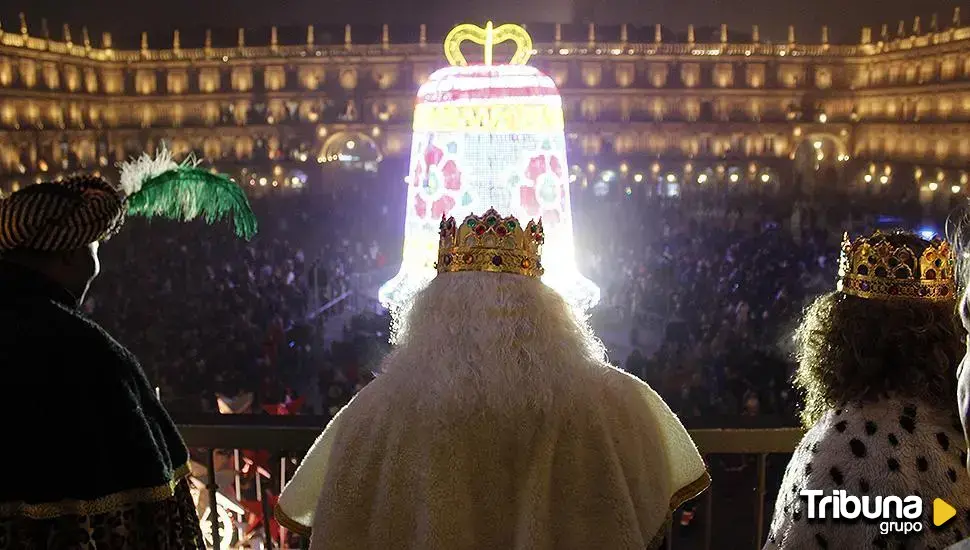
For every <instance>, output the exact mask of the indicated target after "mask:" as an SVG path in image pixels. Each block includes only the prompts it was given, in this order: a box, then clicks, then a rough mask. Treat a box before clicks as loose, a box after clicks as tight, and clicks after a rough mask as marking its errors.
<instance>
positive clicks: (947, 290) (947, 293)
mask: <svg viewBox="0 0 970 550" xmlns="http://www.w3.org/2000/svg"><path fill="white" fill-rule="evenodd" d="M907 237H909V238H907ZM914 240H915V242H918V243H920V246H919V247H918V248H916V249H915V250H914V246H913V245H911V244H907V243H906V241H910V242H913V241H914ZM953 264H954V261H953V251H952V249H951V247H950V243H948V242H947V241H945V240H942V239H939V238H934V239H933V240H931V241H926V240H923V239H919V238H918V237H915V236H912V235H909V234H906V233H895V234H883V233H880V232H879V231H876V232H875V233H874V234H873V235H872V236H870V237H859V238H858V239H856V240H855V241H851V240H850V239H849V234H848V233H846V234H845V236H844V237H843V238H842V255H841V257H840V258H839V278H838V284H837V288H838V290H839V291H840V292H843V293H845V294H850V295H852V296H858V297H859V298H867V299H874V300H921V301H927V302H947V301H953V300H954V299H955V296H956V282H955V280H954V278H953Z"/></svg>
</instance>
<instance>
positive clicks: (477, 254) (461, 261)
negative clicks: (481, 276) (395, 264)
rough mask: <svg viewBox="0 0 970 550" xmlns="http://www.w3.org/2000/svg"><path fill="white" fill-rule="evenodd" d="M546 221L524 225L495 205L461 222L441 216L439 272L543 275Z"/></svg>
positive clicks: (437, 267) (437, 266)
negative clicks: (497, 209)
mask: <svg viewBox="0 0 970 550" xmlns="http://www.w3.org/2000/svg"><path fill="white" fill-rule="evenodd" d="M544 241H545V236H544V234H543V232H542V220H539V221H538V222H536V221H530V222H529V224H528V225H526V226H525V227H522V224H521V223H519V220H517V219H515V217H513V216H509V217H506V218H503V217H502V216H501V215H500V214H499V213H498V212H496V211H495V209H494V208H490V209H489V210H488V211H487V212H485V213H484V214H482V215H481V216H476V215H474V214H471V215H469V216H468V217H466V218H465V220H464V221H463V222H462V223H461V224H460V225H459V224H457V223H455V218H448V219H445V218H444V216H442V218H441V226H440V240H439V243H438V262H437V263H436V264H435V268H436V269H437V270H438V273H455V272H459V271H486V272H489V273H514V274H516V275H526V276H528V277H537V278H538V277H541V276H542V274H543V272H544V270H543V268H542V262H541V251H542V243H543V242H544Z"/></svg>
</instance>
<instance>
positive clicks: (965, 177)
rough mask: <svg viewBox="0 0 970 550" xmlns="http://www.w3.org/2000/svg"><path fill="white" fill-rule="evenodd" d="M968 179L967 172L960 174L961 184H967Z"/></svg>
mask: <svg viewBox="0 0 970 550" xmlns="http://www.w3.org/2000/svg"><path fill="white" fill-rule="evenodd" d="M967 180H968V177H967V173H966V172H964V173H962V174H960V184H961V185H966V184H967Z"/></svg>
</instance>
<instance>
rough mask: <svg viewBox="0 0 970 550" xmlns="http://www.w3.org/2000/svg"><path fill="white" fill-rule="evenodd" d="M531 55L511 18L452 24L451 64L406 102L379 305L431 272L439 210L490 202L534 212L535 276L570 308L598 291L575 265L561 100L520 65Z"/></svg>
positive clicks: (479, 207)
mask: <svg viewBox="0 0 970 550" xmlns="http://www.w3.org/2000/svg"><path fill="white" fill-rule="evenodd" d="M465 40H470V41H472V42H475V43H477V44H481V45H483V46H484V48H485V55H484V60H485V63H484V64H483V65H471V66H470V65H469V64H468V63H467V61H466V60H465V57H464V56H463V55H462V53H461V49H460V45H461V43H462V42H464V41H465ZM506 40H511V41H513V42H514V43H515V45H516V52H515V54H514V55H513V57H512V60H511V61H510V63H508V64H505V65H493V64H492V48H493V46H494V44H496V43H499V42H503V41H506ZM531 55H532V39H531V37H529V34H528V33H527V32H526V31H525V29H523V28H522V27H520V26H517V25H501V26H499V27H494V28H493V27H492V23H491V22H489V23H488V25H486V27H485V28H484V29H483V28H481V27H478V26H475V25H459V26H458V27H455V28H454V29H453V30H452V31H451V32H450V33H449V34H448V37H447V38H446V39H445V56H446V57H447V58H448V61H449V62H450V63H451V65H452V66H450V67H446V68H444V69H440V70H438V71H436V72H435V73H433V74H432V75H431V76H430V77H429V78H428V81H427V82H426V83H425V84H423V85H422V86H421V88H420V89H419V90H418V96H417V100H416V102H415V109H414V135H413V138H412V142H411V165H410V171H409V175H408V177H407V178H406V182H407V184H408V185H407V188H408V196H407V213H406V216H405V226H404V259H403V262H402V265H401V270H400V272H399V273H398V274H397V276H396V277H394V278H393V279H391V280H390V281H389V282H387V283H386V284H384V286H383V287H381V289H380V294H379V298H380V301H381V303H382V304H384V306H385V307H389V308H393V307H395V306H398V305H401V304H402V303H404V302H406V301H407V300H408V299H409V298H410V297H411V296H412V295H413V294H414V293H415V292H417V291H418V290H420V289H421V288H423V287H424V286H425V285H427V284H428V283H429V282H430V281H431V279H432V278H434V276H435V269H434V263H435V261H436V259H437V250H438V224H439V222H440V221H441V217H442V216H454V217H455V218H457V219H463V218H464V217H465V216H467V215H468V214H471V213H479V214H480V213H482V212H484V211H485V210H487V209H488V208H490V207H494V208H495V209H497V210H498V211H499V212H501V213H502V214H504V215H514V216H516V217H518V218H519V219H521V220H528V219H533V218H538V217H540V216H541V217H542V223H543V227H544V228H545V232H546V242H545V245H544V247H543V250H542V256H543V257H542V263H543V265H544V266H545V269H546V274H545V276H544V277H543V282H545V283H546V284H548V285H549V286H550V287H552V288H554V289H556V290H557V291H558V292H560V293H561V294H562V295H563V296H564V297H565V298H566V299H567V300H568V301H569V302H570V304H572V305H573V306H574V307H575V308H577V309H579V310H582V311H585V310H587V309H589V308H591V307H593V306H594V305H596V303H597V302H598V301H599V288H598V287H597V286H596V285H595V284H593V283H592V282H591V281H589V280H588V279H586V278H585V277H583V276H582V275H581V274H580V273H579V270H578V269H577V267H576V258H575V252H574V242H573V224H572V212H571V210H570V201H569V171H568V166H569V164H568V163H567V161H566V139H565V134H564V127H565V122H564V117H563V111H562V97H561V96H560V95H559V90H558V89H557V88H556V85H555V83H554V82H553V80H552V79H551V78H549V77H548V76H547V75H545V74H543V73H542V72H541V71H539V70H538V69H536V68H534V67H530V66H528V65H525V63H526V62H527V61H528V59H529V57H530V56H531Z"/></svg>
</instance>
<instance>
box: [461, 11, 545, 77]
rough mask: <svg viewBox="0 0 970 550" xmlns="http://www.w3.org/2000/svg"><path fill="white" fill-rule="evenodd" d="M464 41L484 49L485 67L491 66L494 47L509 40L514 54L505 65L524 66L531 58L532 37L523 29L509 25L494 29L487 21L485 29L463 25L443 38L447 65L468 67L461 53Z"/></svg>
mask: <svg viewBox="0 0 970 550" xmlns="http://www.w3.org/2000/svg"><path fill="white" fill-rule="evenodd" d="M466 40H467V41H469V42H474V43H476V44H478V45H480V46H482V47H483V48H484V50H485V52H484V53H485V57H484V61H485V65H492V61H493V58H492V53H493V51H494V49H495V45H496V44H501V43H502V42H506V41H509V40H511V41H512V42H513V43H515V53H514V54H513V55H512V59H510V60H509V61H508V63H506V65H525V64H526V63H528V61H529V58H530V57H532V37H531V36H529V33H528V32H527V31H526V30H525V28H523V27H521V26H519V25H511V24H505V25H499V26H498V27H495V26H493V25H492V22H491V21H489V22H488V23H486V24H485V28H482V27H479V26H478V25H472V24H470V23H465V24H463V25H458V26H457V27H455V28H453V29H451V32H449V33H448V36H446V37H445V58H446V59H447V60H448V63H450V64H452V65H454V66H456V67H465V66H467V65H468V60H466V59H465V54H463V53H461V44H462V42H465V41H466Z"/></svg>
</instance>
